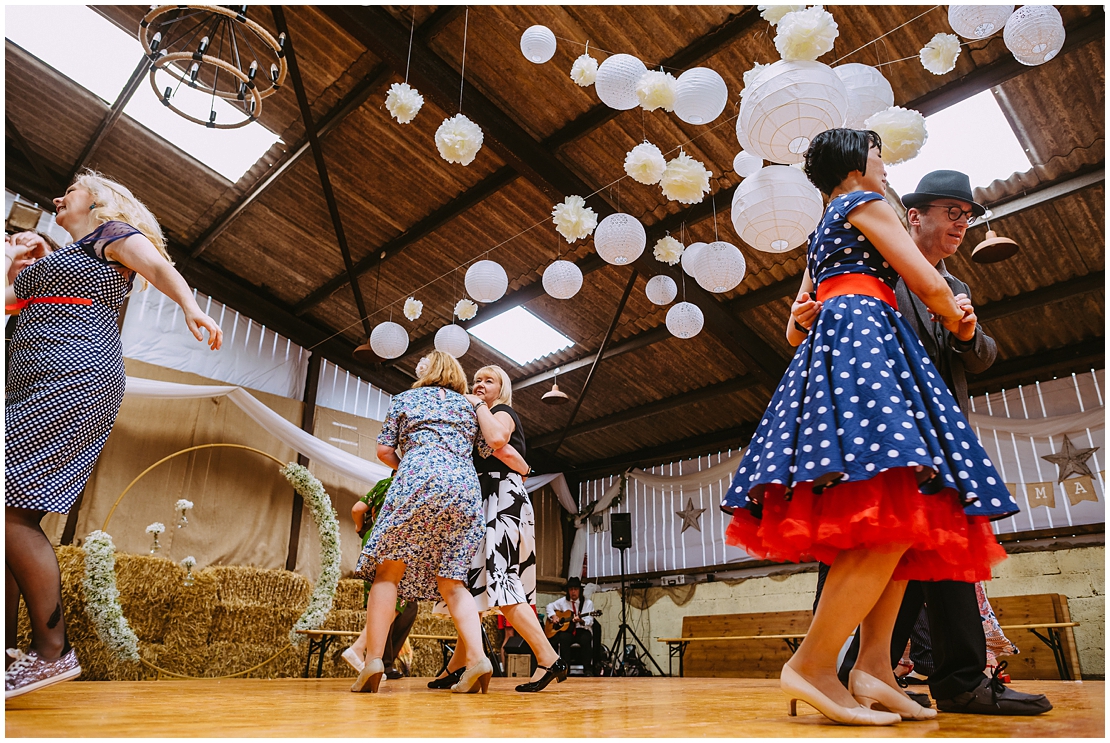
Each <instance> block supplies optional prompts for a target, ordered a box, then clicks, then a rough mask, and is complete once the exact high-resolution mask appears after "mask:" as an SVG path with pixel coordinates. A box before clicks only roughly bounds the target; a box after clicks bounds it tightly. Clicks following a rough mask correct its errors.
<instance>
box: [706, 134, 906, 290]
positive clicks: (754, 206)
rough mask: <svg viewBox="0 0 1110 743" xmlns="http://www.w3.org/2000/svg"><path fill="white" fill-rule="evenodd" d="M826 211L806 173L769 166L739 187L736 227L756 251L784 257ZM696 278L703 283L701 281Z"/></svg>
mask: <svg viewBox="0 0 1110 743" xmlns="http://www.w3.org/2000/svg"><path fill="white" fill-rule="evenodd" d="M883 144H884V146H885V144H886V140H883ZM824 208H825V207H824V204H823V202H822V200H821V192H820V191H818V190H817V188H816V187H815V186H814V185H813V184H812V183H810V182H809V179H808V178H806V176H805V173H803V172H801V171H800V170H798V169H797V168H792V167H786V166H783V165H768V166H767V167H766V168H763V169H762V170H760V171H759V172H758V173H756V174H755V175H753V176H751V177H750V178H747V179H745V180H744V181H743V182H741V184H740V185H739V186H737V187H736V192H735V193H734V194H733V197H732V226H733V228H735V230H736V234H738V235H739V236H740V239H741V240H743V241H744V242H745V243H747V244H748V245H751V246H752V247H753V248H755V249H756V250H762V251H764V252H766V253H784V252H786V251H788V250H793V249H794V248H796V247H798V246H799V245H802V244H803V243H805V241H806V238H807V237H808V236H809V233H810V232H812V231H813V229H814V228H815V227H816V226H817V222H818V221H820V219H821V215H822V214H823V212H824ZM696 268H697V266H695V269H696ZM695 278H697V279H699V282H698V283H701V281H700V277H698V276H696V275H695Z"/></svg>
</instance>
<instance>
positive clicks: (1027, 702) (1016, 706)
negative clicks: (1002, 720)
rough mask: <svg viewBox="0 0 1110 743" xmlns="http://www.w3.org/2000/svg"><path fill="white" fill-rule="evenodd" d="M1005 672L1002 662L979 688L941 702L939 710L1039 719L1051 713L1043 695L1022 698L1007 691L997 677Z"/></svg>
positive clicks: (1020, 695)
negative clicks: (1031, 716)
mask: <svg viewBox="0 0 1110 743" xmlns="http://www.w3.org/2000/svg"><path fill="white" fill-rule="evenodd" d="M1005 668H1006V662H1005V661H1003V662H1001V663H999V664H998V667H997V668H995V669H994V674H993V675H992V676H991V677H990V678H984V679H983V680H982V682H980V684H979V686H977V687H976V688H974V689H972V690H971V691H965V692H964V693H963V694H957V695H956V696H954V697H952V698H951V699H938V700H937V709H939V710H940V711H941V712H955V713H958V714H965V715H1039V714H1042V713H1044V712H1048V711H1049V710H1050V709H1052V703H1051V702H1049V701H1048V698H1047V697H1045V695H1044V694H1022V693H1021V692H1020V691H1014V690H1013V689H1008V688H1006V685H1005V684H1003V683H1002V679H1000V678H999V677H998V676H999V674H1000V673H1002V671H1003V669H1005Z"/></svg>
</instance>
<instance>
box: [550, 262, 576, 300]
mask: <svg viewBox="0 0 1110 743" xmlns="http://www.w3.org/2000/svg"><path fill="white" fill-rule="evenodd" d="M581 288H582V269H580V268H579V267H578V266H576V265H574V264H573V263H571V262H570V261H555V262H554V263H552V264H551V265H550V266H548V267H547V268H546V269H544V272H543V290H544V291H545V292H547V293H548V294H549V295H551V296H552V297H554V298H555V299H570V298H571V297H573V296H574V295H575V294H577V293H578V290H579V289H581Z"/></svg>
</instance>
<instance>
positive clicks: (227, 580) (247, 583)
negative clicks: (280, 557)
mask: <svg viewBox="0 0 1110 743" xmlns="http://www.w3.org/2000/svg"><path fill="white" fill-rule="evenodd" d="M205 570H211V571H213V572H214V574H215V576H216V581H217V584H218V585H219V600H220V601H221V602H225V603H226V602H242V603H255V604H262V605H266V606H281V607H289V608H296V609H297V614H298V615H299V614H300V613H301V612H303V611H304V610H305V607H307V606H308V597H309V595H310V594H311V593H312V583H310V582H309V580H308V578H306V577H304V576H303V575H298V574H297V573H292V572H289V571H288V570H262V569H260V568H252V567H240V566H236V565H219V566H209V567H207V568H205Z"/></svg>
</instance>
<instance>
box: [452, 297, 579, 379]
mask: <svg viewBox="0 0 1110 743" xmlns="http://www.w3.org/2000/svg"><path fill="white" fill-rule="evenodd" d="M469 330H470V334H471V335H473V336H474V337H475V338H478V339H479V340H481V341H482V342H483V343H485V344H486V345H487V346H489V347H491V348H493V349H494V350H496V351H497V352H499V353H501V354H502V355H504V356H507V357H509V358H510V359H512V360H513V361H515V362H516V363H518V364H520V365H521V366H524V365H525V364H528V363H531V362H533V361H535V360H536V359H538V358H540V357H542V356H547V355H548V354H552V353H555V352H556V351H561V350H563V349H564V348H571V347H572V346H574V341H572V340H571V339H570V338H567V337H566V336H565V335H563V334H562V333H560V332H559V331H558V330H556V329H555V328H553V327H551V326H550V325H548V324H547V323H545V322H544V321H543V320H541V319H539V318H538V317H536V316H535V315H533V314H532V313H531V312H529V311H528V310H526V309H524V308H523V307H514V308H512V309H511V310H509V311H508V312H503V313H501V314H500V315H498V316H497V317H494V318H491V319H489V320H486V321H485V322H482V323H478V324H477V325H475V326H474V327H472V328H470V329H469Z"/></svg>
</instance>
